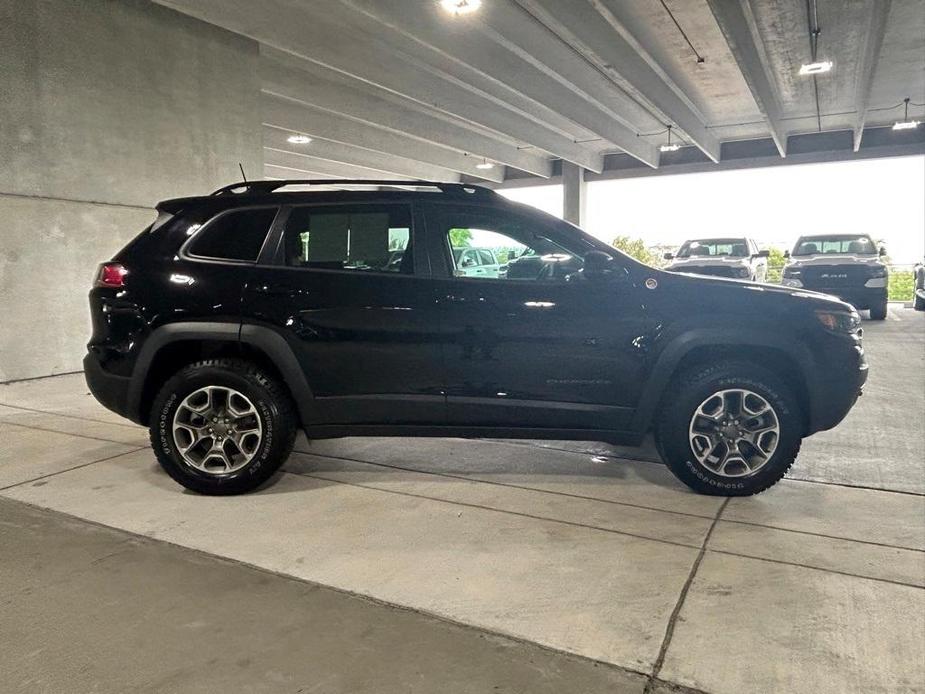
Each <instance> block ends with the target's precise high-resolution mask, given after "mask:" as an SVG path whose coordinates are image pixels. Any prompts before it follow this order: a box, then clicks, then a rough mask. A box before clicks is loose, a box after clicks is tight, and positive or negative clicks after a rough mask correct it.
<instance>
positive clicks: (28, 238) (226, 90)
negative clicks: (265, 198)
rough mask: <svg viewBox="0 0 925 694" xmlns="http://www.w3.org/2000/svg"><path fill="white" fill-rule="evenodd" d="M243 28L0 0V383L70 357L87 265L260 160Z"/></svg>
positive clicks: (110, 6) (251, 47) (78, 1)
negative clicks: (180, 202)
mask: <svg viewBox="0 0 925 694" xmlns="http://www.w3.org/2000/svg"><path fill="white" fill-rule="evenodd" d="M259 92H260V87H259V82H258V49H257V45H256V43H254V42H253V41H250V40H248V39H244V38H242V37H240V36H237V35H235V34H231V33H229V32H226V31H224V30H221V29H218V28H216V27H213V26H211V25H209V24H205V23H202V22H199V21H197V20H194V19H191V18H189V17H186V16H184V15H181V14H179V13H176V12H173V11H172V10H169V9H166V8H163V7H159V6H156V5H153V4H150V3H148V2H142V1H141V0H108V1H107V0H48V1H47V2H42V1H40V0H0V382H2V381H6V380H13V379H19V378H30V377H35V376H43V375H49V374H54V373H62V372H67V371H74V370H78V369H80V360H81V359H82V357H83V354H84V346H85V343H86V340H87V337H88V335H89V316H88V311H87V301H86V294H87V291H88V289H89V287H90V284H91V281H92V279H93V273H94V269H95V267H96V265H97V264H98V263H100V262H101V261H103V260H106V259H108V258H110V257H111V256H112V254H113V253H115V252H116V251H117V250H118V249H119V248H120V247H121V246H122V245H124V244H125V243H126V242H127V241H128V240H129V239H130V238H132V237H133V236H134V235H136V234H137V233H138V232H139V231H140V230H141V229H142V228H143V227H144V226H146V225H147V224H148V223H149V222H150V221H151V220H152V219H153V218H154V211H153V205H154V204H155V203H156V202H157V201H158V200H161V199H164V198H168V197H175V196H179V195H190V194H199V193H206V192H209V191H211V190H212V189H214V188H217V187H218V186H219V185H222V184H224V183H228V182H230V181H233V180H239V179H240V174H239V173H238V162H241V163H242V164H243V165H244V168H245V171H247V172H252V175H253V176H254V177H258V176H260V175H261V174H262V167H263V161H262V150H261V136H260V122H261V119H260V107H259Z"/></svg>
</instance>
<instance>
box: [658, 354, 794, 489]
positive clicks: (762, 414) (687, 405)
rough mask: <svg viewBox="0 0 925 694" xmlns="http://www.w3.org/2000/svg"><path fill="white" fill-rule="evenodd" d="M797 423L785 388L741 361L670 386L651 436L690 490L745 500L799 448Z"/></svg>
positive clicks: (784, 466)
mask: <svg viewBox="0 0 925 694" xmlns="http://www.w3.org/2000/svg"><path fill="white" fill-rule="evenodd" d="M802 436H803V418H802V416H801V412H800V407H799V404H798V402H797V400H796V398H795V397H794V395H793V393H792V391H791V390H790V388H789V387H788V386H787V385H786V384H785V383H783V382H782V381H781V380H780V379H779V378H777V377H776V376H775V375H774V374H773V373H771V372H770V371H767V370H765V369H762V368H761V367H758V366H753V365H751V364H748V363H739V362H735V363H725V364H717V365H713V366H707V367H703V368H701V369H699V370H697V371H696V372H694V373H692V374H690V375H688V376H685V377H682V378H681V379H679V380H678V381H676V383H675V385H674V387H673V388H671V389H670V390H669V395H668V396H667V397H666V401H665V402H664V403H663V405H662V413H661V417H660V419H659V421H658V423H657V426H656V430H655V437H656V441H657V447H658V451H659V453H660V454H661V456H662V458H663V459H664V461H665V463H666V464H667V465H668V467H669V468H670V469H671V471H672V472H673V473H674V474H675V475H676V476H677V477H678V479H680V480H681V481H682V482H684V483H685V484H686V485H687V486H689V487H690V488H691V489H693V490H694V491H697V492H700V493H702V494H714V495H723V496H748V495H751V494H757V493H759V492H762V491H764V490H765V489H767V488H768V487H770V486H772V485H774V484H775V483H776V482H777V481H778V480H780V479H781V478H782V477H783V476H784V474H785V473H786V472H787V470H789V469H790V466H791V465H793V461H794V460H795V459H796V456H797V453H799V450H800V442H801V439H802Z"/></svg>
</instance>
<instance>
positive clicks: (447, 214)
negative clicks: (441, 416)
mask: <svg viewBox="0 0 925 694" xmlns="http://www.w3.org/2000/svg"><path fill="white" fill-rule="evenodd" d="M427 231H428V244H429V245H428V251H429V253H431V256H432V257H431V263H432V265H433V267H434V274H435V283H436V284H435V287H436V293H437V300H438V301H439V303H440V306H441V308H442V311H441V320H442V333H443V336H442V342H443V344H444V358H445V364H446V376H445V381H446V393H447V416H448V421H449V423H450V424H454V425H470V426H504V427H527V428H533V427H543V428H560V429H612V430H619V429H621V428H624V427H626V426H627V424H628V422H629V420H630V417H631V415H632V409H633V406H634V405H635V402H636V398H637V397H638V392H639V381H640V378H641V374H642V372H643V370H644V368H645V355H644V353H643V352H644V347H645V345H644V343H645V340H644V339H643V338H642V337H640V336H641V334H642V333H641V331H642V330H643V328H644V323H645V311H644V310H643V309H642V307H640V306H639V305H638V303H639V302H638V293H637V290H636V289H635V288H634V287H633V286H632V283H631V282H630V281H629V279H628V275H627V273H626V270H625V268H623V267H622V266H619V264H618V263H614V265H615V267H614V272H613V279H610V280H606V281H591V280H588V279H585V278H584V276H583V274H582V273H581V272H579V271H580V270H581V268H582V264H583V261H582V258H583V257H584V254H585V253H587V252H588V251H590V250H593V249H594V248H595V246H593V245H591V244H590V242H588V241H586V240H585V239H583V238H582V237H580V236H577V235H576V234H574V233H571V234H569V233H565V231H564V230H563V229H562V227H558V226H557V225H556V224H555V223H553V222H544V221H542V220H541V219H539V218H536V217H533V216H530V215H521V214H519V213H516V212H509V213H508V212H505V213H499V212H498V211H497V210H496V209H495V210H489V209H488V208H481V207H479V206H476V205H473V206H463V205H449V204H439V203H434V204H432V205H430V206H429V207H428V208H427ZM470 249H479V250H483V249H484V250H486V251H488V252H490V253H491V254H492V256H493V257H494V258H495V259H496V261H497V262H498V263H499V269H498V271H497V273H495V274H494V275H493V276H490V277H487V276H474V275H472V274H471V273H470V272H469V268H468V267H465V266H463V265H462V262H463V259H464V258H466V257H467V254H469V255H471V253H469V250H470ZM637 338H638V339H637Z"/></svg>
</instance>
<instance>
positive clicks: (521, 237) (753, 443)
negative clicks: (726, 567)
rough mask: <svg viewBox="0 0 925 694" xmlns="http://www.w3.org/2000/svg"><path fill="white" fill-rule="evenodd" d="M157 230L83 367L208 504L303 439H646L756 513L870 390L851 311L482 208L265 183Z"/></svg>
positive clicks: (172, 209)
mask: <svg viewBox="0 0 925 694" xmlns="http://www.w3.org/2000/svg"><path fill="white" fill-rule="evenodd" d="M158 211H159V216H158V218H157V220H156V221H155V222H154V223H153V224H152V225H151V226H150V227H149V228H148V229H146V230H144V231H143V232H142V233H141V234H140V235H139V236H138V237H137V238H136V239H135V240H134V241H132V242H131V243H130V244H129V245H128V246H127V247H126V248H124V249H123V250H122V251H120V252H119V253H118V254H117V255H116V256H115V257H114V258H113V259H112V260H111V261H110V262H107V263H105V264H103V265H102V266H101V267H100V271H99V275H98V279H97V282H96V286H95V287H94V288H93V290H92V291H91V292H90V305H91V312H92V316H93V336H92V338H91V340H90V343H89V346H88V348H89V354H88V355H87V356H86V359H85V360H84V366H85V370H86V378H87V382H88V384H89V386H90V389H91V390H92V392H93V394H94V395H95V396H96V397H97V399H98V400H99V401H100V402H101V403H103V404H104V405H105V406H106V407H108V408H110V409H112V410H114V411H115V412H118V413H120V414H122V415H124V416H126V417H128V418H129V419H131V420H133V421H135V422H138V423H141V424H144V425H147V426H148V427H149V428H150V432H151V443H152V445H153V447H154V451H155V453H156V455H157V458H158V460H159V461H160V463H161V465H162V466H163V467H164V469H165V470H166V471H167V472H168V473H169V474H170V475H171V476H172V477H173V478H174V479H175V480H177V481H178V482H179V483H180V484H182V485H184V486H186V487H188V488H189V489H193V490H195V491H198V492H203V493H207V494H234V493H240V492H245V491H248V490H251V489H254V488H255V487H257V486H258V485H260V484H261V483H263V482H264V481H265V480H267V479H268V478H269V477H270V476H271V475H272V474H273V473H274V471H276V470H277V469H278V468H279V467H280V465H281V464H282V463H283V462H284V461H285V460H286V457H287V456H288V455H289V452H290V451H291V449H292V445H293V440H294V437H295V434H296V431H297V429H298V428H300V427H301V428H303V429H304V431H305V433H306V435H307V436H308V437H309V438H325V437H338V436H355V435H397V436H406V435H424V436H464V437H479V436H487V437H503V438H515V437H521V438H555V439H579V440H601V441H607V442H612V443H620V444H630V445H637V444H639V443H640V442H641V441H642V439H643V437H644V436H645V435H646V434H647V432H649V431H654V435H655V440H656V443H657V446H658V450H659V452H660V454H661V456H662V458H663V459H664V460H665V462H666V463H667V464H668V465H669V467H670V468H671V469H672V470H673V471H674V473H675V474H676V475H677V476H678V477H679V478H680V479H681V480H683V481H684V482H685V483H687V484H688V485H689V486H691V487H692V488H694V489H695V490H697V491H700V492H705V493H709V494H726V495H745V494H754V493H756V492H760V491H762V490H764V489H766V488H768V487H769V486H771V485H772V484H774V483H775V482H777V480H779V479H780V478H781V477H782V476H783V475H784V473H785V472H786V471H787V469H788V468H789V467H790V466H791V464H792V463H793V461H794V459H795V457H796V455H797V452H798V451H799V448H800V441H801V439H802V438H803V437H804V436H809V435H810V434H812V433H814V432H817V431H821V430H823V429H829V428H831V427H833V426H835V425H836V424H838V423H839V422H840V421H841V420H842V419H843V418H844V417H845V415H846V414H847V412H848V411H849V410H850V409H851V407H852V405H853V404H854V402H855V400H856V399H857V397H858V394H859V392H860V389H861V386H862V385H863V383H864V381H865V379H866V377H867V364H866V362H865V358H864V351H863V349H862V346H861V331H860V329H859V318H858V314H857V312H856V311H855V310H854V309H853V308H852V307H851V306H849V305H848V304H845V303H843V302H841V301H838V300H835V299H833V298H831V297H825V296H823V295H819V294H814V293H811V292H806V291H802V290H794V289H786V288H780V287H772V286H768V285H754V284H750V283H747V282H739V281H736V280H726V279H718V278H716V279H714V278H704V277H692V276H687V275H678V274H675V273H669V272H662V271H659V270H655V269H653V268H651V267H647V266H645V265H642V264H640V263H638V262H636V261H635V260H633V259H631V258H629V257H627V256H626V255H623V254H622V253H620V252H619V251H616V250H614V249H613V248H611V247H609V246H607V245H606V244H604V243H602V242H600V241H597V240H596V239H594V238H592V237H590V236H588V235H586V234H584V233H583V232H582V231H580V230H579V229H577V228H576V227H574V226H572V225H570V224H568V223H566V222H562V221H559V220H557V219H555V218H553V217H550V216H548V215H546V214H543V213H540V212H538V211H536V210H533V209H530V208H527V207H524V206H521V205H517V204H514V203H512V202H509V201H507V200H505V199H504V198H503V197H501V196H499V195H497V194H495V193H494V192H492V191H489V190H485V189H482V188H478V187H475V186H469V185H464V184H437V183H433V184H430V183H422V182H409V183H404V184H396V183H395V182H384V181H383V182H370V181H326V182H306V181H259V182H252V183H242V184H235V185H232V186H228V187H226V188H222V189H221V190H219V191H216V192H215V193H214V194H212V195H211V196H207V197H190V198H182V199H177V200H168V201H166V202H162V203H160V204H159V205H158ZM471 248H474V249H480V250H481V249H489V250H490V251H493V252H494V254H495V256H497V257H506V258H512V257H515V258H518V259H520V258H532V259H534V260H532V261H531V262H530V263H526V262H523V267H524V268H526V267H527V266H528V265H529V266H530V267H531V268H532V269H531V271H530V272H520V271H518V272H517V273H510V272H497V273H491V274H487V275H486V276H478V275H473V274H470V273H468V272H466V270H465V269H464V268H459V267H457V266H456V260H455V258H457V257H461V256H462V255H464V254H462V253H459V252H454V251H459V250H460V249H471ZM399 251H400V252H399ZM518 262H521V261H519V260H518Z"/></svg>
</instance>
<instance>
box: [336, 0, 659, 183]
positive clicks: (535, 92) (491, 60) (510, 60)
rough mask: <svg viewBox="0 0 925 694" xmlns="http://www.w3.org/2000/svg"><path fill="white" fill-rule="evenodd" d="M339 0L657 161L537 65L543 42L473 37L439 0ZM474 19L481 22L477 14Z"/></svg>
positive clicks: (607, 115) (397, 36)
mask: <svg viewBox="0 0 925 694" xmlns="http://www.w3.org/2000/svg"><path fill="white" fill-rule="evenodd" d="M341 2H342V4H343V5H344V6H346V7H349V8H353V9H354V10H356V11H358V12H363V13H365V14H367V15H368V16H369V17H371V18H375V19H376V20H378V21H379V22H380V23H381V24H383V25H385V26H387V27H388V28H389V29H391V30H392V32H394V34H393V36H394V40H395V43H396V45H397V46H404V45H406V44H408V43H417V44H418V45H419V46H423V47H425V48H427V49H429V50H430V51H433V52H435V53H439V54H441V55H443V56H444V57H448V58H451V59H452V60H453V61H455V62H456V63H457V65H458V67H457V71H458V70H459V68H463V69H466V68H471V69H475V70H477V71H480V72H482V73H483V74H486V75H491V77H492V79H494V80H495V81H497V82H501V83H503V84H504V85H506V86H508V87H509V88H511V89H514V90H516V91H518V92H520V94H522V95H523V96H525V97H527V98H528V99H531V100H533V101H535V102H536V103H539V104H547V105H549V106H550V107H552V108H553V110H555V111H557V112H558V113H561V114H562V115H563V116H565V117H566V118H568V119H569V120H570V121H572V122H573V123H576V124H577V125H580V126H581V127H582V128H585V129H587V130H588V131H590V132H592V133H594V134H596V135H598V136H599V137H600V138H602V139H603V140H604V141H606V142H608V143H611V144H612V145H614V146H616V147H619V148H620V149H622V150H623V151H625V152H626V153H627V154H630V155H632V156H634V157H636V158H637V159H639V160H640V161H643V162H645V163H646V164H648V165H649V166H657V165H658V156H657V151H656V149H655V147H654V146H653V145H652V144H651V143H650V142H648V141H646V140H644V139H641V138H639V137H637V133H636V131H635V130H634V129H633V128H631V127H629V126H628V125H626V124H625V123H624V122H621V119H620V118H619V117H617V116H616V114H614V113H612V112H607V111H606V110H604V109H602V108H601V104H600V102H599V101H597V100H595V99H594V98H590V100H589V99H585V98H584V95H583V93H582V92H580V91H577V90H576V89H574V87H573V85H568V84H567V83H566V82H567V81H566V80H559V79H552V78H551V76H550V74H549V72H550V69H549V67H548V66H545V67H539V66H538V65H537V61H536V60H535V59H534V58H533V57H532V51H533V50H540V49H541V47H542V45H543V44H542V43H540V44H539V45H534V46H531V47H530V51H524V50H520V51H512V50H510V46H507V45H504V44H503V43H499V42H496V41H484V40H473V35H472V32H471V31H465V30H461V25H460V24H458V23H454V22H448V21H447V17H446V13H445V12H444V11H443V10H442V9H441V8H440V7H439V5H438V4H437V3H426V4H423V5H421V4H417V3H410V4H409V3H408V2H407V0H341ZM498 4H499V6H500V5H501V3H498ZM496 9H497V10H498V12H497V13H498V14H499V15H500V14H502V13H503V8H501V7H499V8H496ZM475 19H476V20H477V21H481V20H480V19H479V18H477V17H476V18H475ZM525 19H526V18H525V17H522V16H521V17H518V18H516V20H515V19H512V20H511V21H510V22H508V26H510V25H511V23H513V22H515V21H520V22H523V21H525ZM485 22H486V24H487V25H488V26H493V24H492V21H491V19H490V18H488V17H486V18H485ZM464 28H465V27H462V29H464ZM543 38H544V41H545V42H546V43H548V42H549V41H550V40H553V41H554V40H555V38H554V37H550V36H548V35H546V36H544V37H543ZM598 89H600V86H598Z"/></svg>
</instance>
